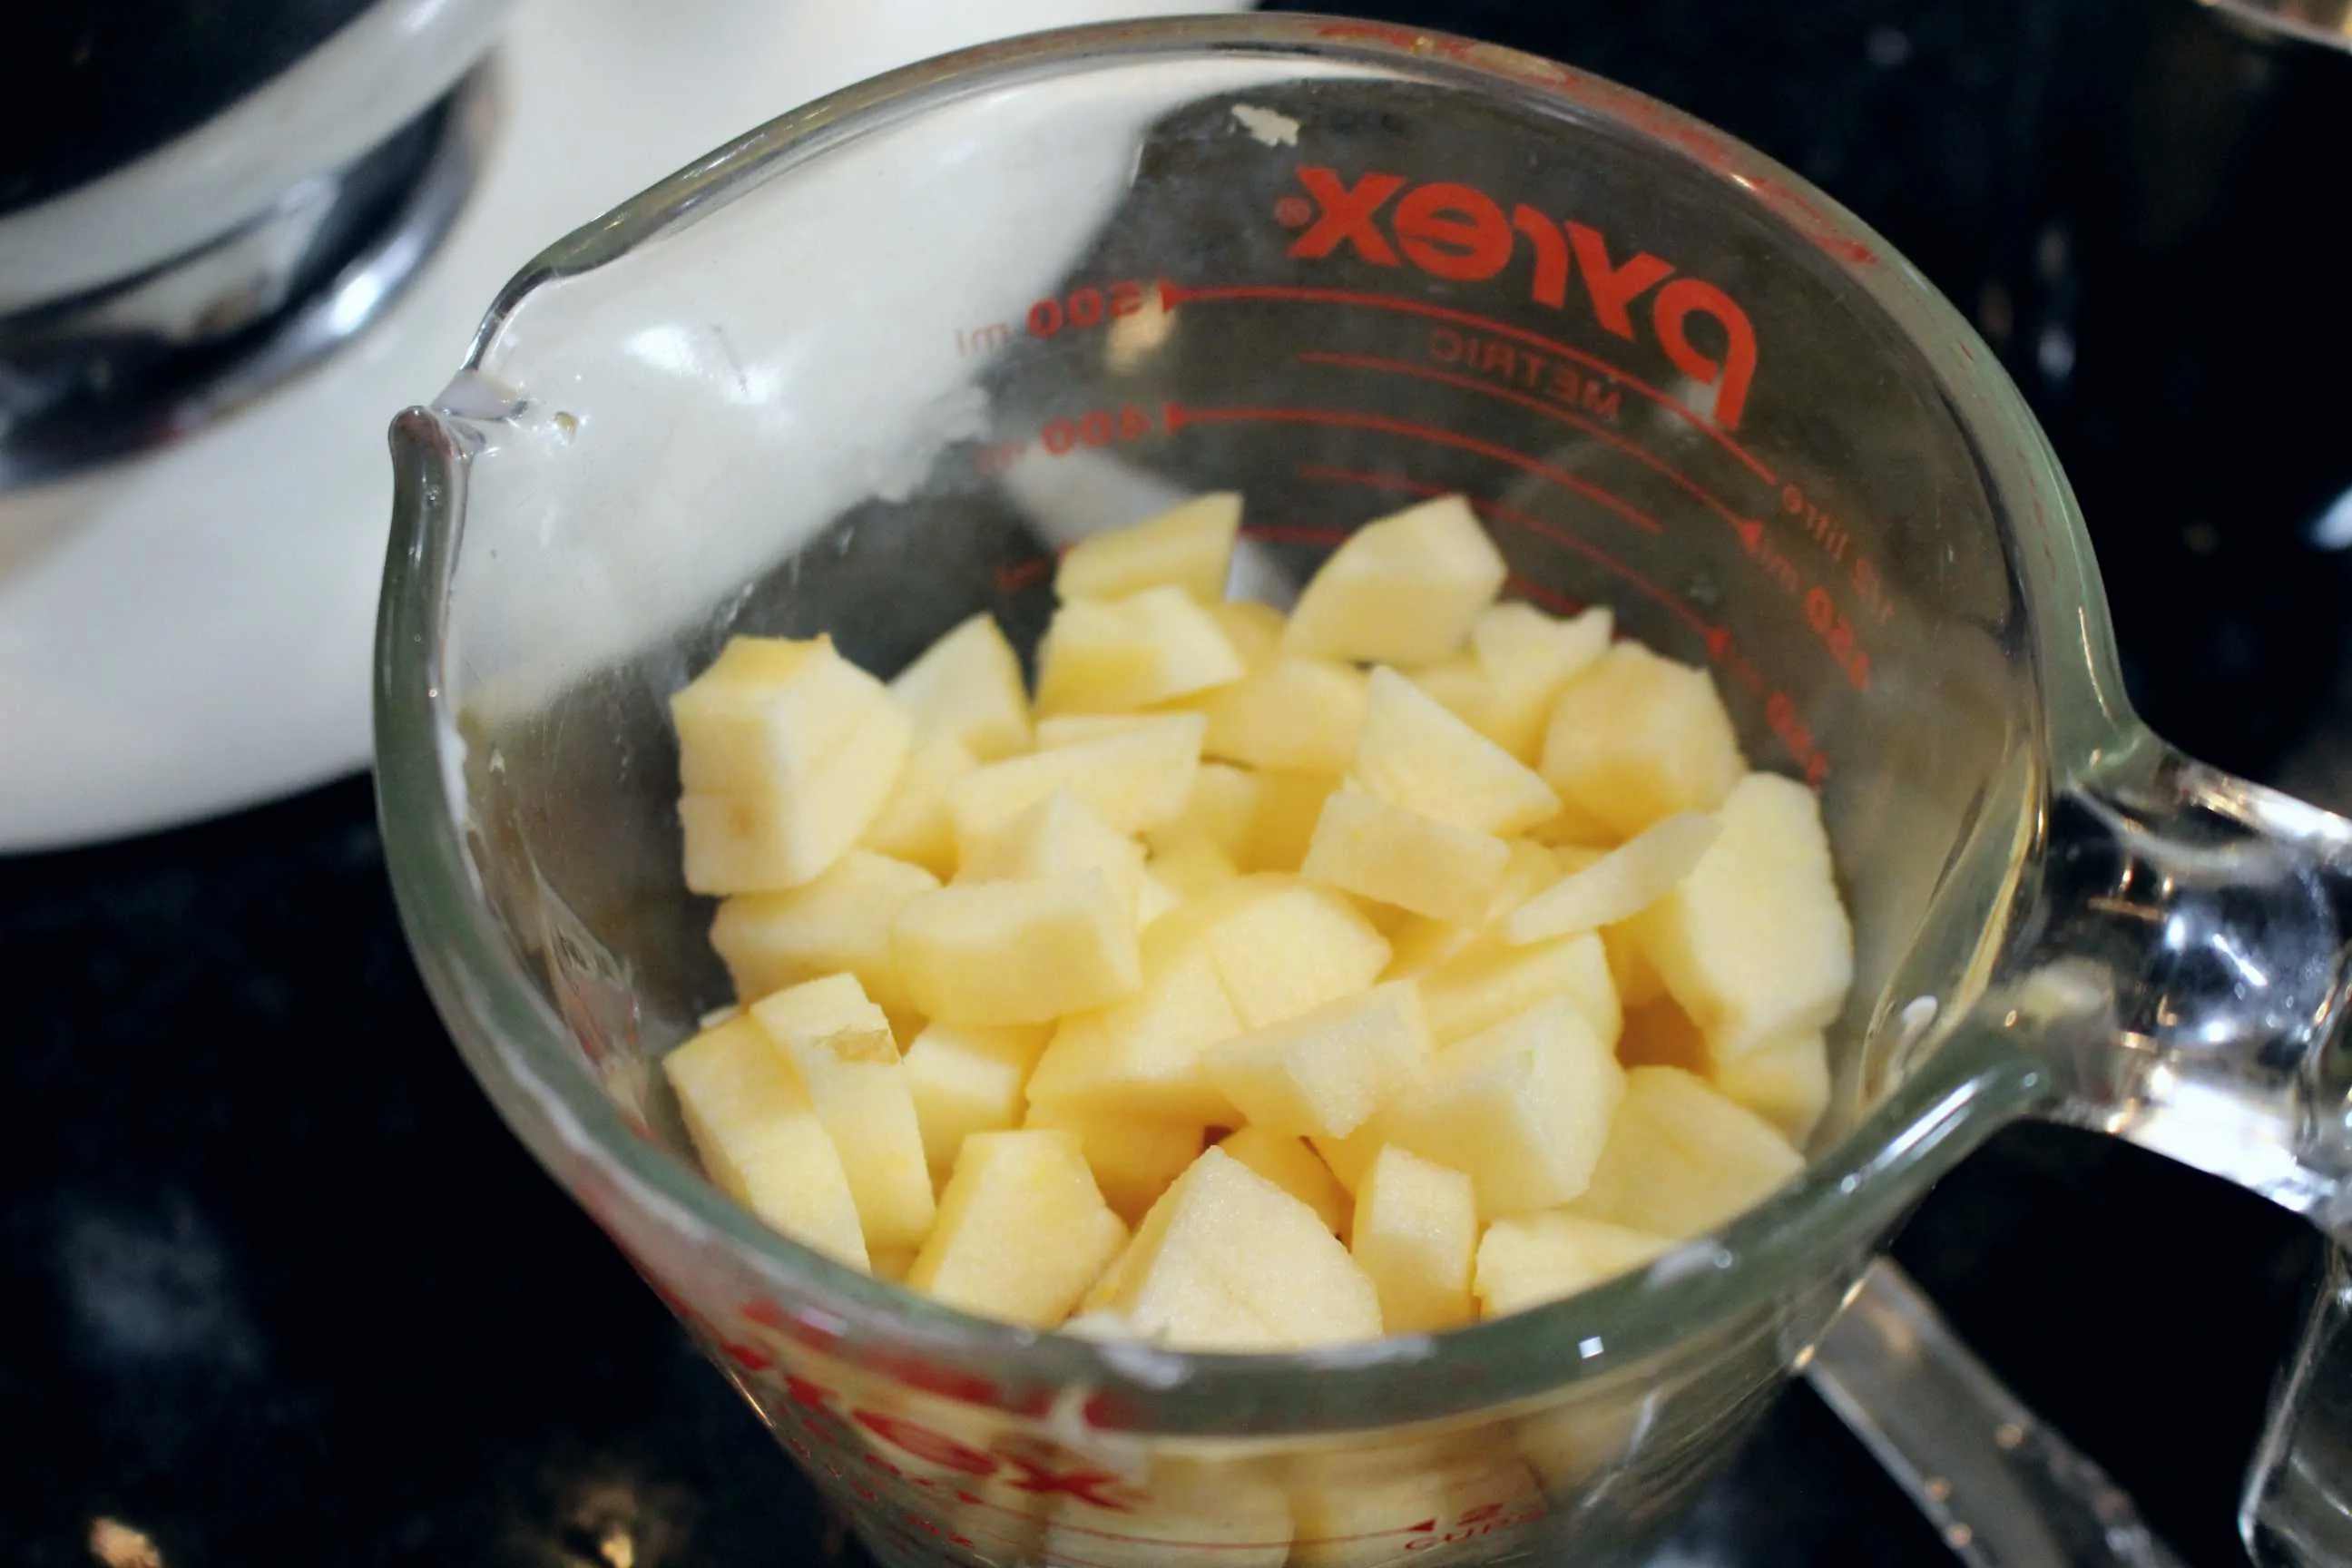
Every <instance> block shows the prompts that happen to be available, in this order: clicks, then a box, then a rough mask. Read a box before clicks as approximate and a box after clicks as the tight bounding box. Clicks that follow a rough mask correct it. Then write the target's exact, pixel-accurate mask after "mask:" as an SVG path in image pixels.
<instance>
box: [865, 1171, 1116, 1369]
mask: <svg viewBox="0 0 2352 1568" xmlns="http://www.w3.org/2000/svg"><path fill="white" fill-rule="evenodd" d="M1126 1245H1127V1226H1125V1225H1123V1224H1121V1223H1120V1222H1119V1217H1118V1215H1115V1214H1113V1213H1111V1211H1110V1205H1108V1204H1106V1203H1104V1202H1103V1198H1102V1194H1101V1193H1099V1192H1098V1191H1097V1190H1096V1188H1095V1179H1094V1175H1093V1173H1091V1172H1089V1171H1088V1170H1087V1162H1086V1156H1085V1155H1084V1154H1083V1153H1082V1152H1080V1150H1079V1147H1078V1140H1077V1138H1076V1135H1075V1134H1073V1133H1068V1132H1055V1131H1044V1130H1034V1131H1013V1132H976V1133H973V1134H972V1135H971V1137H969V1138H967V1139H965V1140H964V1144H963V1148H962V1150H961V1152H959V1153H958V1154H957V1155H956V1161H955V1171H954V1173H953V1174H952V1175H950V1176H949V1177H948V1184H947V1186H946V1188H945V1190H943V1191H942V1192H941V1193H940V1217H939V1224H938V1226H936V1227H935V1228H934V1229H933V1230H932V1231H931V1234H930V1236H929V1238H928V1239H926V1240H925V1241H924V1243H923V1245H922V1248H921V1250H920V1251H919V1252H917V1253H916V1255H915V1262H914V1266H913V1267H912V1268H909V1269H908V1272H907V1284H908V1287H909V1288H910V1289H917V1290H920V1291H922V1292H924V1293H925V1294H927V1295H929V1296H934V1297H937V1298H938V1299H939V1300H942V1301H945V1302H946V1303H948V1305H950V1306H951V1307H961V1308H962V1309H963V1310H965V1311H967V1312H977V1313H979V1314H980V1315H981V1316H982V1317H988V1318H1001V1319H1003V1320H1004V1321H1006V1322H1012V1323H1020V1324H1024V1325H1025V1326H1027V1327H1029V1328H1035V1329H1050V1328H1052V1327H1054V1326H1055V1324H1057V1323H1059V1322H1060V1321H1062V1320H1063V1319H1064V1318H1066V1317H1068V1316H1069V1315H1070V1309H1071V1308H1073V1307H1075V1306H1076V1305H1077V1303H1078V1299H1079V1298H1080V1297H1081V1296H1083V1295H1085V1294H1086V1292H1087V1287H1089V1286H1091V1285H1092V1284H1093V1283H1094V1282H1095V1280H1096V1279H1097V1278H1098V1277H1100V1275H1101V1274H1102V1271H1103V1270H1104V1269H1105V1268H1108V1266H1109V1264H1110V1261H1111V1259H1112V1258H1116V1257H1118V1252H1119V1249H1120V1248H1121V1247H1124V1246H1126Z"/></svg>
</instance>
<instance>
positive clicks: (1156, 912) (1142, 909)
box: [1135, 869, 1183, 931]
mask: <svg viewBox="0 0 2352 1568" xmlns="http://www.w3.org/2000/svg"><path fill="white" fill-rule="evenodd" d="M1181 902H1183V900H1182V899H1181V897H1180V896H1179V895H1178V894H1177V891H1176V889H1173V888H1171V887H1170V886H1169V885H1168V884H1167V883H1165V882H1163V881H1161V880H1160V879H1159V878H1157V877H1155V876H1153V875H1152V874H1151V873H1150V870H1149V869H1147V870H1146V871H1145V872H1144V873H1143V890H1142V891H1141V892H1139V893H1138V894H1137V895H1136V896H1135V924H1136V929H1137V930H1139V931H1145V930H1149V929H1150V925H1151V922H1152V921H1156V920H1158V919H1159V918H1160V916H1161V915H1164V914H1166V913H1167V912H1168V911H1169V910H1172V909H1174V908H1175V907H1176V906H1177V905H1178V904H1180V903H1181Z"/></svg>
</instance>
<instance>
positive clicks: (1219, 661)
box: [1037, 588, 1242, 714]
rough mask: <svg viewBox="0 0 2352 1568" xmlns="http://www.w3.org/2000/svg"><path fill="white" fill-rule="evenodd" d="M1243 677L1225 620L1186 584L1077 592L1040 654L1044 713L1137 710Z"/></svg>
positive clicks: (1060, 613) (1061, 612)
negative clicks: (1115, 594)
mask: <svg viewBox="0 0 2352 1568" xmlns="http://www.w3.org/2000/svg"><path fill="white" fill-rule="evenodd" d="M1241 678H1242V658H1241V655H1240V654H1238V653H1236V652H1234V645H1233V644H1232V643H1230V642H1228V641H1226V640H1225V633H1224V628H1223V627H1222V626H1219V625H1218V624H1217V618H1216V617H1215V616H1213V615H1211V614H1210V613H1209V612H1208V611H1207V610H1206V609H1204V608H1202V605H1201V604H1200V602H1199V601H1198V600H1196V599H1194V598H1192V596H1191V595H1188V594H1186V593H1185V592H1184V591H1183V590H1182V589H1181V588H1150V589H1147V590H1145V591H1144V592H1142V593H1140V594H1138V595H1135V596H1134V597H1133V598H1130V599H1117V600H1101V599H1072V600H1070V601H1068V602H1067V603H1066V604H1064V605H1062V607H1061V608H1060V609H1059V610H1057V611H1055V615H1054V624H1053V626H1051V627H1050V628H1048V629H1047V631H1046V633H1045V644H1044V646H1043V647H1041V648H1040V649H1039V651H1038V656H1037V710H1038V711H1039V712H1041V713H1055V714H1060V713H1132V712H1134V711H1135V710H1137V709H1139V708H1149V707H1150V706H1151V705H1152V704H1153V703H1155V702H1166V701H1169V700H1171V699H1173V698H1178V697H1182V696H1185V695H1187V694H1188V693H1191V692H1195V691H1203V690H1206V689H1209V688H1211V687H1216V686H1224V685H1228V684H1230V683H1232V682H1234V681H1236V680H1239V679H1241Z"/></svg>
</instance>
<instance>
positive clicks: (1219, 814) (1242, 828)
mask: <svg viewBox="0 0 2352 1568" xmlns="http://www.w3.org/2000/svg"><path fill="white" fill-rule="evenodd" d="M1264 800H1265V785H1264V784H1261V783H1259V782H1258V776H1257V775H1256V774H1255V773H1250V772H1248V771H1246V770H1244V769H1242V768H1236V767H1233V766H1230V765H1229V764H1227V763H1202V764H1201V771H1200V772H1199V773H1197V774H1195V775H1194V776H1193V779H1192V800H1191V801H1190V802H1188V803H1187V804H1186V805H1185V807H1184V815H1183V816H1180V817H1178V818H1177V819H1176V820H1175V821H1173V822H1171V823H1167V824H1165V825H1163V826H1159V827H1155V828H1153V829H1152V830H1151V831H1150V833H1148V834H1146V835H1144V841H1145V842H1146V843H1148V844H1149V845H1150V846H1151V851H1152V853H1153V854H1155V855H1156V854H1159V853H1160V851H1162V850H1164V849H1166V848H1168V847H1171V845H1176V844H1181V843H1183V842H1184V841H1185V840H1187V839H1188V838H1191V837H1194V836H1196V835H1197V836H1198V837H1202V838H1205V839H1207V840H1208V841H1209V842H1210V843H1212V844H1213V845H1215V846H1216V847H1217V849H1218V852H1219V853H1220V854H1222V855H1223V856H1224V857H1225V858H1227V859H1228V860H1233V861H1236V862H1238V861H1239V859H1240V858H1241V857H1242V856H1244V855H1245V854H1247V853H1248V852H1249V847H1250V842H1251V839H1252V837H1254V836H1255V833H1256V832H1257V816H1258V809H1259V807H1260V805H1262V804H1263V803H1264Z"/></svg>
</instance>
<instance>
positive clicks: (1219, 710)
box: [1184, 657, 1370, 773]
mask: <svg viewBox="0 0 2352 1568" xmlns="http://www.w3.org/2000/svg"><path fill="white" fill-rule="evenodd" d="M1369 689H1370V688H1369V686H1368V683H1367V681H1366V679H1365V677H1364V672H1363V671H1362V670H1360V669H1358V668H1355V667H1354V666H1353V665H1348V664H1341V663H1339V662H1338V661H1337V660H1335V659H1328V658H1288V657H1285V658H1276V659H1274V660H1272V661H1270V662H1268V663H1266V664H1265V665H1262V666H1260V667H1258V668H1255V669H1254V670H1252V671H1251V672H1250V673H1249V674H1247V675H1245V676H1244V677H1243V678H1242V679H1240V680H1237V681H1235V682H1234V683H1233V684H1232V685H1230V686H1223V687H1219V688H1218V689H1215V690H1213V691H1209V692H1205V693H1203V694H1202V695H1201V696H1199V697H1195V698H1190V699H1187V700H1186V701H1185V704H1184V706H1186V707H1187V708H1190V709H1192V710H1195V711H1198V712H1200V713H1202V714H1205V715H1206V716H1207V718H1208V721H1209V731H1208V738H1207V739H1206V740H1204V741H1203V742H1202V747H1201V749H1202V753H1203V754H1204V755H1207V756H1212V757H1218V758H1222V759H1223V760H1225V761H1228V762H1235V763H1247V764H1248V765H1250V766H1251V767H1255V768H1289V769H1294V770H1297V771H1301V772H1306V773H1340V772H1344V771H1345V770H1346V768H1347V766H1348V764H1349V760H1350V759H1351V758H1353V757H1354V755H1355V753H1356V740H1357V737H1358V735H1359V734H1360V733H1361V732H1362V731H1363V728H1364V710H1365V704H1366V701H1367V693H1368V691H1369Z"/></svg>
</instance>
